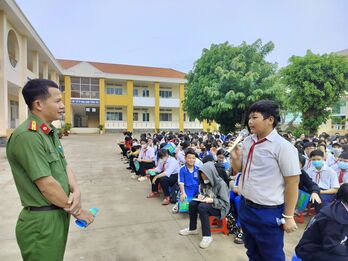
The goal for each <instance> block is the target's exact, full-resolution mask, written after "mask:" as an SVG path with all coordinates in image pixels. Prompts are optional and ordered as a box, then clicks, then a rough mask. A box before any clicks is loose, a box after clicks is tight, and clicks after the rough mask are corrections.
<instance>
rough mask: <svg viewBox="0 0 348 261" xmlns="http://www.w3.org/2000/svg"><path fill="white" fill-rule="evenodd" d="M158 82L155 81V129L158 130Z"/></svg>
mask: <svg viewBox="0 0 348 261" xmlns="http://www.w3.org/2000/svg"><path fill="white" fill-rule="evenodd" d="M159 91H160V84H159V82H155V129H156V130H159V128H160V117H159V115H160V96H159Z"/></svg>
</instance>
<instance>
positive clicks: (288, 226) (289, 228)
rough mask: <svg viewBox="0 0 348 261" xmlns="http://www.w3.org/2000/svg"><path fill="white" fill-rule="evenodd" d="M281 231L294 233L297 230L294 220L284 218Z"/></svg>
mask: <svg viewBox="0 0 348 261" xmlns="http://www.w3.org/2000/svg"><path fill="white" fill-rule="evenodd" d="M283 229H284V230H285V231H286V232H287V233H291V232H294V231H295V230H296V229H297V225H296V222H295V219H294V218H285V224H284V225H283Z"/></svg>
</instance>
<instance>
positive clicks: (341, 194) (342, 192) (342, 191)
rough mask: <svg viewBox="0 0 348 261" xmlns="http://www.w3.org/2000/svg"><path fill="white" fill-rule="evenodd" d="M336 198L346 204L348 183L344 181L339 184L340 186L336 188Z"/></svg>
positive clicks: (347, 201)
mask: <svg viewBox="0 0 348 261" xmlns="http://www.w3.org/2000/svg"><path fill="white" fill-rule="evenodd" d="M336 198H337V200H340V201H342V202H343V203H345V204H348V183H344V184H342V185H341V187H340V188H339V189H338V192H337V195H336Z"/></svg>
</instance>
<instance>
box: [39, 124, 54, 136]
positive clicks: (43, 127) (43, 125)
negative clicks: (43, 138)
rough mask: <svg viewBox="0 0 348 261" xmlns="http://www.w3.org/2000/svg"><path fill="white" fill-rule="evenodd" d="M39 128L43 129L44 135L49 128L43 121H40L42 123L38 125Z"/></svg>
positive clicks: (48, 131)
mask: <svg viewBox="0 0 348 261" xmlns="http://www.w3.org/2000/svg"><path fill="white" fill-rule="evenodd" d="M40 129H41V130H42V131H43V133H45V134H46V135H47V134H48V133H50V131H51V129H50V128H49V127H48V126H47V125H46V124H45V123H42V125H41V126H40Z"/></svg>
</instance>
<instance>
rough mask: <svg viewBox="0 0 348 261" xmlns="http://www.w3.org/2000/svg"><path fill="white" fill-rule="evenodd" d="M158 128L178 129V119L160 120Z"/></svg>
mask: <svg viewBox="0 0 348 261" xmlns="http://www.w3.org/2000/svg"><path fill="white" fill-rule="evenodd" d="M160 129H179V121H160Z"/></svg>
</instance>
